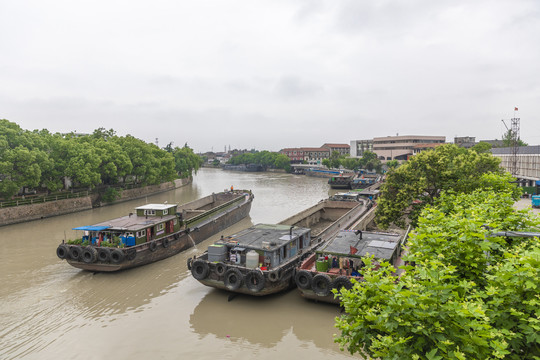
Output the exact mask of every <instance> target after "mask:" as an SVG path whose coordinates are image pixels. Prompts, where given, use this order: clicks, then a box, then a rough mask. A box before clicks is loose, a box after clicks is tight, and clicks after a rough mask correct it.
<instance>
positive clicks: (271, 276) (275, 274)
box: [268, 269, 281, 282]
mask: <svg viewBox="0 0 540 360" xmlns="http://www.w3.org/2000/svg"><path fill="white" fill-rule="evenodd" d="M280 279H281V271H280V270H279V269H275V270H272V271H270V272H268V280H270V282H276V281H279V280H280Z"/></svg>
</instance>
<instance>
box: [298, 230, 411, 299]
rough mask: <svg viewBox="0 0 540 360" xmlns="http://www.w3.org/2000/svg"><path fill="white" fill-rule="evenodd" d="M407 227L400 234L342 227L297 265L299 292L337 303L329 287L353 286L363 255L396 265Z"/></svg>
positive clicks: (360, 270)
mask: <svg viewBox="0 0 540 360" xmlns="http://www.w3.org/2000/svg"><path fill="white" fill-rule="evenodd" d="M407 236H408V231H407V232H406V233H405V234H404V235H403V234H396V233H383V232H374V231H360V230H342V231H340V233H339V234H338V236H336V237H335V238H334V239H332V240H330V241H328V242H327V243H325V244H324V245H323V246H321V247H319V248H318V249H317V250H316V251H315V252H314V253H312V254H310V256H309V257H307V258H306V259H305V260H304V261H303V262H302V263H301V264H300V266H299V267H298V268H297V269H296V274H295V282H296V286H297V287H298V289H299V290H300V294H301V295H302V296H303V297H305V298H307V299H311V300H316V301H322V302H327V303H332V304H339V299H336V298H335V297H334V294H333V293H332V292H331V290H332V289H338V290H339V289H341V288H342V287H345V288H347V289H350V288H351V287H352V283H351V279H352V278H354V279H356V280H358V281H360V280H361V279H362V267H363V266H364V264H363V262H362V257H364V256H374V258H375V259H376V261H388V262H389V263H391V264H392V265H394V266H396V267H397V266H399V265H400V264H399V263H400V261H401V251H402V246H403V245H404V242H405V240H406V239H407Z"/></svg>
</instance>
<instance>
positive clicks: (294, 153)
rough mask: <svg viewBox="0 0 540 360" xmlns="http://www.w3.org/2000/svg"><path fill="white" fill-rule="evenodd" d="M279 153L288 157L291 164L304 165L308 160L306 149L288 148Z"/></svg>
mask: <svg viewBox="0 0 540 360" xmlns="http://www.w3.org/2000/svg"><path fill="white" fill-rule="evenodd" d="M279 153H280V154H283V155H287V156H288V157H289V159H291V164H302V163H303V162H304V160H306V158H305V155H304V148H286V149H282V150H280V152H279Z"/></svg>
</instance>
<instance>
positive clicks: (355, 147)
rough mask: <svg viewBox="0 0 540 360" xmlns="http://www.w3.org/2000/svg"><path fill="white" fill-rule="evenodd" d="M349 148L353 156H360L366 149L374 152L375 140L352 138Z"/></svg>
mask: <svg viewBox="0 0 540 360" xmlns="http://www.w3.org/2000/svg"><path fill="white" fill-rule="evenodd" d="M349 148H350V155H351V157H354V158H360V157H363V156H364V153H365V152H366V151H370V152H373V140H351V145H350V147H349Z"/></svg>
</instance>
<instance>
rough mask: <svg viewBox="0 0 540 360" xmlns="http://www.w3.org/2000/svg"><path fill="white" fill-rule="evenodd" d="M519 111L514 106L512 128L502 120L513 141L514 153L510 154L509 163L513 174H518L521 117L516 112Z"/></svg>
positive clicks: (511, 141) (511, 120)
mask: <svg viewBox="0 0 540 360" xmlns="http://www.w3.org/2000/svg"><path fill="white" fill-rule="evenodd" d="M517 111H518V108H517V107H515V108H514V117H513V118H512V119H510V122H511V124H510V126H511V128H508V126H506V123H505V122H504V120H502V122H503V124H504V126H505V127H506V129H507V130H508V133H509V135H510V143H511V147H512V155H511V156H510V163H509V169H508V170H510V173H511V174H512V176H516V175H517V170H518V165H517V163H518V156H517V154H518V148H519V141H518V140H519V118H518V117H516V112H517Z"/></svg>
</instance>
